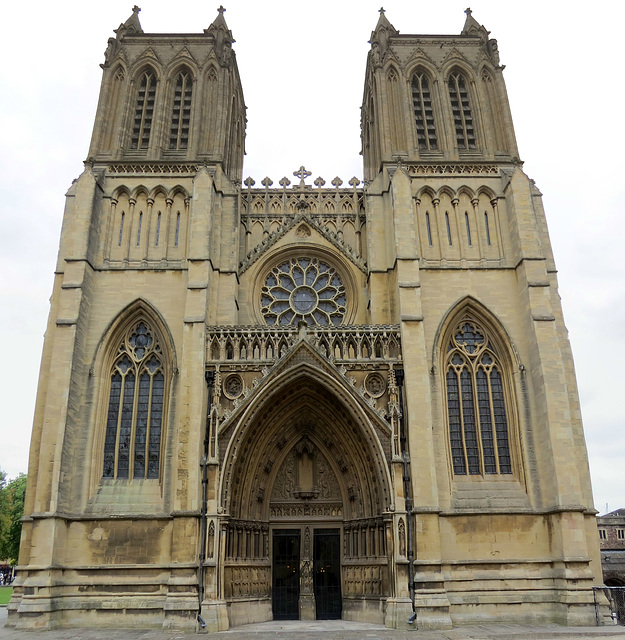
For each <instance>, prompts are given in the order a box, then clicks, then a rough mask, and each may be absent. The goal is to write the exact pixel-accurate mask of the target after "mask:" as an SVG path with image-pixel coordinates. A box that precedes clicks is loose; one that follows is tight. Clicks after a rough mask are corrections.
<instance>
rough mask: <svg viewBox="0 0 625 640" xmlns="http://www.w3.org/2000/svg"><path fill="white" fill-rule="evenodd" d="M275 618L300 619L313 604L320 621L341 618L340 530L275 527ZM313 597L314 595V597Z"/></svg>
mask: <svg viewBox="0 0 625 640" xmlns="http://www.w3.org/2000/svg"><path fill="white" fill-rule="evenodd" d="M272 552H273V553H272V608H273V617H274V620H299V619H300V616H301V614H302V612H303V610H306V608H307V607H314V614H315V616H314V617H315V618H316V619H317V620H335V619H340V618H341V613H342V600H341V532H340V529H338V528H337V529H317V528H314V529H312V548H311V527H302V528H301V529H274V531H273V542H272ZM313 596H314V597H313Z"/></svg>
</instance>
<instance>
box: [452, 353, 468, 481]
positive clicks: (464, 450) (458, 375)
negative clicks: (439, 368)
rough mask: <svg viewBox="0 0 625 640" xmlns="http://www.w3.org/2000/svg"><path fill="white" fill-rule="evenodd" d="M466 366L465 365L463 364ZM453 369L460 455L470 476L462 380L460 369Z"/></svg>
mask: <svg viewBox="0 0 625 640" xmlns="http://www.w3.org/2000/svg"><path fill="white" fill-rule="evenodd" d="M465 366H466V364H465ZM463 368H464V367H461V368H460V369H455V370H454V373H455V374H456V383H457V385H458V409H459V412H460V436H461V442H462V453H463V455H464V468H465V469H466V472H467V475H471V471H470V468H469V456H468V454H467V442H466V437H465V429H464V403H463V401H462V378H461V373H462V369H463Z"/></svg>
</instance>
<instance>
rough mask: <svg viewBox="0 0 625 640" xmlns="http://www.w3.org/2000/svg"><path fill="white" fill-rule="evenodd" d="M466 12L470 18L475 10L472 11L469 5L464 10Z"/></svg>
mask: <svg viewBox="0 0 625 640" xmlns="http://www.w3.org/2000/svg"><path fill="white" fill-rule="evenodd" d="M464 12H465V13H466V14H467V18H470V17H471V14H472V13H473V12H472V11H471V7H467V8H466V9H465V10H464Z"/></svg>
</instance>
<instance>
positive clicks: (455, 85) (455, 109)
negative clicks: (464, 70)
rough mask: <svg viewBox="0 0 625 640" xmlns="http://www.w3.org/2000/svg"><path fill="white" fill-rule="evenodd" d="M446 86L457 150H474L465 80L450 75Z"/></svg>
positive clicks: (461, 77)
mask: <svg viewBox="0 0 625 640" xmlns="http://www.w3.org/2000/svg"><path fill="white" fill-rule="evenodd" d="M447 84H448V86H449V98H450V100H451V111H452V113H453V116H454V128H455V131H456V144H457V145H458V149H475V130H474V127H473V115H472V113H471V103H470V101H469V92H468V90H467V84H466V80H465V79H464V76H463V75H462V74H461V73H452V74H451V75H450V76H449V81H448V83H447Z"/></svg>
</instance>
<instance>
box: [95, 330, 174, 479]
mask: <svg viewBox="0 0 625 640" xmlns="http://www.w3.org/2000/svg"><path fill="white" fill-rule="evenodd" d="M110 376H111V377H110V380H111V383H110V385H111V386H110V392H109V402H108V412H107V418H106V433H105V436H104V467H103V472H102V475H103V477H104V478H119V479H122V478H125V479H145V478H158V476H159V469H160V456H161V430H162V424H163V404H164V393H165V373H164V367H163V355H162V353H161V348H160V344H159V341H158V339H157V338H156V336H155V334H154V332H153V331H152V329H151V328H150V327H149V325H148V324H147V323H146V322H144V321H143V320H141V321H139V322H137V323H135V324H133V325H132V327H131V328H130V329H129V330H128V331H127V332H126V334H125V335H124V337H123V338H122V340H121V341H120V344H119V347H118V353H117V356H116V358H115V362H114V364H113V366H112V368H111V373H110Z"/></svg>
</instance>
